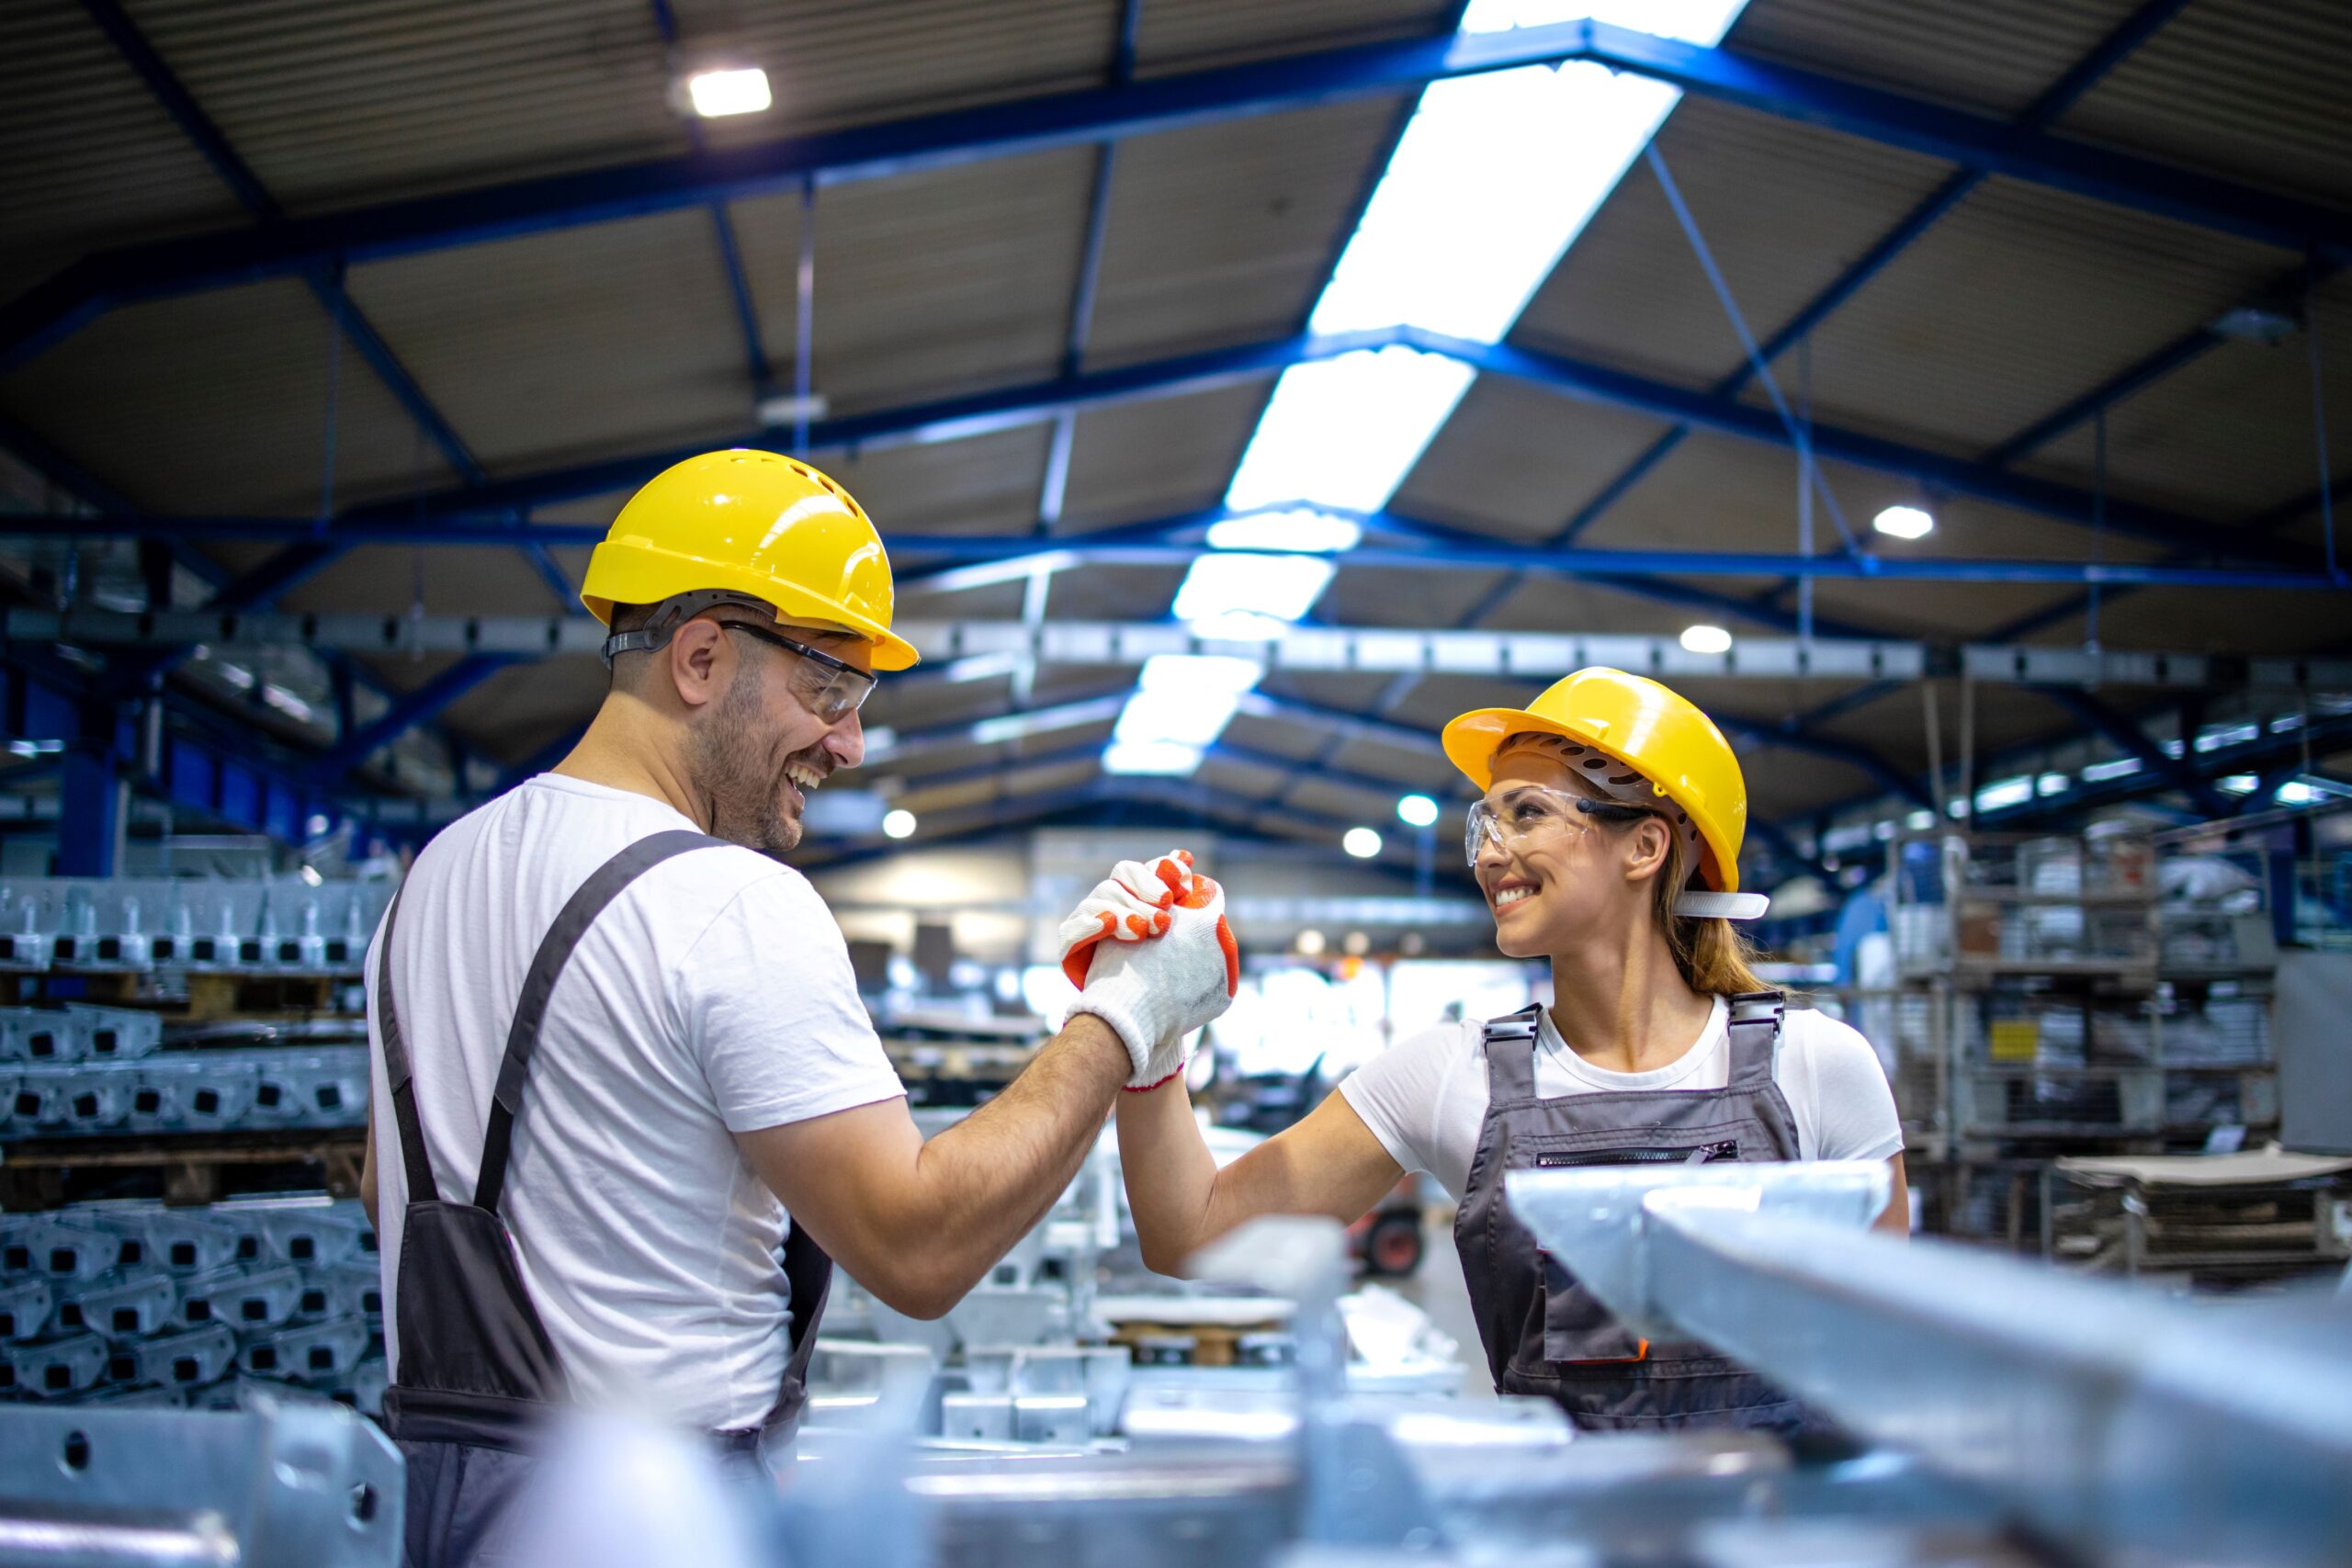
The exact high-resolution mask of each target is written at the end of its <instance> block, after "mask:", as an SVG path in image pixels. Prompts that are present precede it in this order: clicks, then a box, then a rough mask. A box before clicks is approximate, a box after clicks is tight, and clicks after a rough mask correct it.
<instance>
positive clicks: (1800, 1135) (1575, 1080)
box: [1340, 997, 1903, 1202]
mask: <svg viewBox="0 0 2352 1568" xmlns="http://www.w3.org/2000/svg"><path fill="white" fill-rule="evenodd" d="M1728 1014H1729V1010H1728V1009H1726V1008H1725V1006H1724V999H1723V998H1721V997H1717V998H1715V1005H1714V1009H1713V1011H1711V1012H1710V1013H1709V1014H1708V1015H1707V1022H1706V1026H1705V1027H1704V1028H1703V1029H1702V1030H1701V1031H1700V1032H1699V1038H1698V1039H1697V1040H1696V1041H1694V1042H1693V1043H1691V1049H1690V1050H1688V1051H1686V1052H1684V1053H1683V1054H1682V1055H1680V1056H1679V1057H1677V1058H1675V1060H1673V1061H1672V1062H1670V1063H1668V1064H1667V1065H1666V1066H1663V1067H1653V1068H1651V1069H1650V1070H1649V1071H1647V1072H1642V1073H1618V1072H1611V1071H1610V1070H1609V1069H1608V1068H1606V1067H1597V1066H1593V1065H1592V1064H1591V1063H1590V1062H1588V1061H1586V1060H1585V1059H1584V1058H1583V1057H1581V1056H1579V1055H1577V1054H1576V1053H1575V1052H1573V1051H1571V1050H1569V1049H1568V1047H1567V1044H1566V1042H1565V1041H1563V1040H1562V1039H1561V1038H1560V1032H1559V1030H1558V1029H1557V1028H1556V1027H1555V1025H1554V1024H1553V1022H1552V1015H1551V1014H1550V1013H1549V1012H1548V1011H1547V1012H1545V1013H1544V1015H1543V1021H1542V1023H1541V1026H1540V1028H1539V1030H1538V1032H1537V1037H1536V1046H1535V1091H1536V1092H1537V1093H1538V1094H1540V1095H1543V1096H1544V1097H1545V1098H1547V1099H1550V1098H1554V1097H1557V1096H1562V1095H1571V1094H1599V1093H1607V1092H1611V1091H1623V1090H1627V1089H1721V1088H1723V1087H1724V1085H1725V1084H1726V1083H1728V1082H1729V1081H1730V1078H1731V1046H1730V1034H1729V1031H1728V1027H1727V1025H1728V1021H1729V1018H1728ZM1483 1034H1484V1026H1483V1024H1481V1023H1480V1022H1479V1021H1476V1020H1467V1021H1463V1022H1460V1023H1442V1024H1439V1025H1438V1026H1436V1027H1435V1028H1433V1029H1425V1030H1423V1031H1421V1032H1419V1033H1418V1034H1414V1035H1410V1036H1408V1037H1407V1038H1406V1039H1404V1040H1400V1041H1398V1042H1397V1043H1396V1044H1394V1045H1392V1046H1390V1047H1389V1048H1388V1049H1387V1050H1385V1051H1384V1052H1382V1053H1381V1054H1380V1055H1377V1056H1374V1058H1373V1059H1372V1060H1371V1061H1369V1062H1366V1063H1365V1064H1364V1065H1363V1066H1361V1067H1359V1068H1357V1069H1356V1070H1355V1071H1354V1072H1353V1073H1351V1074H1350V1075H1349V1076H1348V1077H1346V1078H1345V1079H1343V1080H1342V1081H1341V1082H1340V1093H1341V1094H1342V1095H1344V1096H1345V1097H1346V1098H1347V1102H1348V1104H1349V1106H1350V1107H1351V1108H1352V1109H1353V1110H1354V1111H1355V1113H1356V1114H1357V1115H1358V1116H1360V1117H1362V1118H1363V1124H1364V1125H1365V1126H1367V1127H1369V1128H1371V1129H1372V1135H1373V1136H1374V1137H1375V1138H1378V1139H1379V1140H1380V1145H1381V1147H1383V1148H1385V1149H1386V1150H1387V1151H1388V1153H1389V1155H1390V1156H1391V1157H1393V1158H1394V1159H1395V1160H1396V1161H1397V1164H1398V1165H1401V1166H1403V1167H1404V1168H1406V1169H1407V1170H1421V1171H1427V1172H1428V1173H1429V1174H1430V1175H1431V1176H1433V1177H1435V1178H1436V1179H1437V1181H1438V1184H1439V1185H1440V1186H1442V1187H1443V1188H1444V1189H1445V1190H1446V1191H1447V1192H1448V1193H1450V1194H1451V1195H1452V1196H1453V1200H1454V1201H1456V1202H1460V1201H1462V1190H1463V1189H1464V1187H1466V1186H1468V1185H1469V1181H1470V1158H1471V1156H1472V1155H1474V1154H1475V1153H1476V1152H1477V1147H1478V1130H1479V1127H1480V1126H1481V1124H1483V1123H1484V1122H1485V1121H1486V1119H1487V1056H1486V1052H1485V1049H1484V1048H1483V1046H1482V1044H1481V1041H1482V1039H1483ZM1772 1079H1773V1081H1774V1082H1775V1083H1777V1084H1779V1085H1780V1087H1781V1093H1782V1094H1783V1095H1785V1096H1786V1097H1787V1098H1788V1101H1789V1109H1790V1110H1791V1111H1793V1112H1794V1113H1795V1116H1796V1123H1797V1157H1798V1158H1799V1159H1885V1158H1887V1157H1888V1156H1893V1155H1896V1154H1900V1153H1902V1152H1903V1123H1902V1122H1901V1120H1900V1118H1898V1117H1897V1116H1896V1114H1895V1111H1894V1091H1893V1090H1892V1089H1889V1088H1888V1087H1887V1082H1886V1072H1885V1069H1884V1068H1883V1067H1881V1066H1879V1060H1878V1055H1877V1053H1875V1052H1873V1051H1872V1050H1871V1046H1870V1042H1869V1041H1867V1040H1864V1039H1863V1038H1862V1037H1861V1036H1860V1034H1858V1033H1856V1032H1854V1031H1853V1030H1852V1029H1850V1028H1849V1027H1848V1026H1847V1025H1845V1024H1843V1023H1840V1022H1838V1021H1837V1020H1836V1019H1834V1018H1829V1017H1826V1016H1825V1015H1823V1014H1821V1013H1817V1012H1811V1011H1802V1010H1796V1009H1791V1010H1790V1011H1789V1013H1788V1015H1787V1018H1786V1020H1785V1021H1784V1022H1783V1023H1782V1024H1781V1046H1780V1051H1779V1054H1778V1055H1776V1056H1775V1057H1774V1058H1773V1063H1772Z"/></svg>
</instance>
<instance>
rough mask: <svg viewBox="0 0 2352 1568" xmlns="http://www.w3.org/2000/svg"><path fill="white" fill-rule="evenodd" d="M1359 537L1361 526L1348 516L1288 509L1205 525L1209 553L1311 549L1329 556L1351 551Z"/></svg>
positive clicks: (1304, 508)
mask: <svg viewBox="0 0 2352 1568" xmlns="http://www.w3.org/2000/svg"><path fill="white" fill-rule="evenodd" d="M1362 538H1363V524H1361V523H1359V522H1357V521H1356V520H1355V519H1354V518H1352V517H1337V516H1334V515H1332V514H1331V513H1329V512H1317V511H1315V510H1313V509H1311V508H1306V507H1291V508H1288V509H1286V510H1283V511H1279V512H1256V513H1250V515H1249V516H1247V517H1228V518H1227V519H1226V520H1225V521H1223V522H1222V523H1212V524H1211V525H1209V548H1211V549H1213V550H1313V551H1320V552H1323V553H1325V554H1329V553H1330V552H1332V551H1335V550H1351V549H1354V548H1355V547H1356V543H1357V541H1358V540H1360V539H1362Z"/></svg>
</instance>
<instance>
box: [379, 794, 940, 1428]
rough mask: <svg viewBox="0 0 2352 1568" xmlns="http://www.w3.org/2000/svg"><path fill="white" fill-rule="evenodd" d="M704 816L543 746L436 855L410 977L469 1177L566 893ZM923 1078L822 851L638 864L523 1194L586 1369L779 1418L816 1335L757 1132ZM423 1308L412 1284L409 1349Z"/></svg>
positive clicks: (384, 1204)
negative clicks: (855, 955)
mask: <svg viewBox="0 0 2352 1568" xmlns="http://www.w3.org/2000/svg"><path fill="white" fill-rule="evenodd" d="M694 826H695V824H694V823H693V822H691V821H689V820H688V819H687V818H684V816H682V815H680V814H679V813H678V812H677V811H675V810H673V809H672V808H671V807H668V806H666V805H664V804H663V803H662V802H661V801H658V800H654V799H651V798H650V797H649V796H645V795H632V794H628V793H627V792H625V791H621V790H615V789H607V788H605V787H604V786H603V785H600V784H588V783H585V782H583V781H582V780H578V779H572V778H566V777H563V776H561V775H560V774H554V773H543V774H541V775H539V776H538V777H537V778H535V779H533V780H531V781H530V782H529V783H527V784H524V785H522V786H521V787H520V788H518V789H515V790H512V791H509V792H508V793H507V794H505V795H502V796H500V797H499V798H498V799H497V800H494V801H492V803H491V804H489V805H488V806H485V807H482V808H481V810H479V811H475V812H473V813H471V814H469V815H468V816H466V817H464V818H460V819H459V820H458V821H457V822H454V823H452V824H450V826H449V827H448V828H447V829H444V830H443V831H442V832H441V834H440V835H439V836H438V837H437V838H435V840H433V841H432V842H431V843H430V844H428V845H427V846H426V847H425V849H424V852H423V853H422V854H420V855H419V856H418V857H417V860H416V863H415V865H414V866H413V868H412V869H411V871H410V872H409V875H408V880H407V882H406V884H405V886H403V888H402V890H401V903H400V930H399V935H398V937H397V939H396V940H395V942H394V943H393V954H392V989H393V995H394V997H395V998H396V1000H397V1001H398V1003H399V1006H400V1016H401V1038H402V1039H403V1040H404V1041H405V1042H406V1043H407V1045H408V1052H409V1057H410V1060H411V1063H412V1065H413V1071H414V1074H415V1081H416V1103H417V1110H418V1114H419V1115H420V1116H421V1117H422V1118H423V1120H424V1139H425V1145H426V1147H427V1149H428V1151H429V1152H430V1153H431V1155H432V1158H433V1168H434V1174H435V1178H436V1179H437V1180H438V1182H439V1185H440V1189H441V1196H442V1197H443V1198H444V1199H447V1200H450V1201H459V1202H463V1201H468V1200H469V1199H470V1198H471V1196H472V1194H473V1186H474V1179H475V1177H476V1175H477V1174H478V1172H479V1168H480V1165H481V1140H482V1132H483V1129H484V1127H485V1126H486V1125H487V1123H488V1121H489V1117H490V1107H491V1096H492V1089H493V1087H494V1086H495V1084H496V1082H497V1077H498V1068H499V1063H500V1060H501V1058H502V1057H503V1055H504V1053H505V1049H506V1031H507V1026H508V1025H509V1024H510V1023H511V1022H512V1021H513V1020H514V1014H515V998H517V997H518V996H519V995H520V994H521V991H522V988H523V976H524V974H525V972H526V970H528V969H529V967H530V963H531V958H532V955H533V954H534V953H536V952H537V948H538V945H539V942H540V939H541V938H542V937H543V936H545V935H546V933H547V931H548V927H550V926H551V925H553V924H554V923H555V918H556V914H557V911H558V910H560V908H562V907H563V905H564V902H565V901H566V900H567V899H569V898H570V897H571V895H572V894H573V893H574V892H576V891H578V889H579V887H580V886H581V884H582V883H584V882H585V881H587V879H588V877H589V876H590V875H591V874H593V873H594V871H595V870H596V868H597V867H598V866H600V865H602V864H604V863H605V861H607V860H609V859H610V858H611V857H612V856H614V855H615V854H617V853H618V852H620V851H622V850H623V849H626V848H627V847H628V845H630V844H632V843H634V842H636V841H637V840H639V839H643V838H646V837H648V836H650V835H651V834H654V833H659V832H663V831H666V830H669V829H679V828H685V829H692V828H693V827H694ZM377 940H378V942H380V941H381V940H382V932H381V930H380V928H379V931H378V936H377ZM376 976H377V953H376V949H375V946H374V945H373V944H371V945H370V947H369V950H368V1002H369V1007H368V1018H369V1023H370V1028H369V1032H370V1043H371V1044H373V1045H374V1047H375V1051H374V1069H375V1071H374V1077H375V1082H374V1092H373V1100H374V1104H373V1111H374V1117H375V1123H374V1124H375V1136H376V1174H377V1183H378V1201H377V1212H378V1213H379V1215H380V1216H381V1219H382V1224H381V1226H380V1227H379V1228H380V1232H381V1244H382V1258H383V1264H382V1266H383V1274H384V1297H385V1300H386V1301H387V1302H388V1303H390V1302H394V1301H396V1300H397V1297H398V1293H399V1291H400V1289H401V1280H399V1278H398V1272H399V1258H400V1255H401V1219H402V1211H403V1206H404V1205H405V1204H406V1203H407V1201H408V1196H409V1194H408V1190H407V1179H406V1172H405V1170H404V1168H403V1167H402V1165H401V1151H400V1141H399V1137H400V1134H399V1123H398V1122H397V1121H396V1119H395V1118H394V1116H393V1114H392V1104H391V1097H390V1091H389V1089H388V1088H387V1087H386V1083H385V1077H384V1057H383V1045H382V1042H381V1040H380V1038H378V1037H376V1035H375V1021H376V1018H377V1014H378V1010H377V1007H376V1005H375V1001H376V996H375V993H376ZM905 1092H906V1090H905V1089H904V1088H903V1087H902V1086H901V1085H900V1083H899V1077H898V1074H897V1073H896V1071H894V1070H893V1068H892V1067H891V1066H890V1061H889V1058H888V1056H887V1055H884V1053H883V1050H882V1045H881V1042H880V1041H879V1040H878V1039H876V1036H875V1032H874V1026H873V1024H872V1022H871V1021H869V1020H868V1018H867V1016H866V1012H865V1007H864V1005H863V1004H862V1003H861V1002H860V1001H859V1000H858V996H857V985H856V981H855V978H854V976H853V975H852V972H851V969H850V962H849V949H848V946H847V944H846V943H845V942H843V941H842V933H841V928H840V927H838V926H837V925H835V924H834V923H833V919H832V916H831V912H830V911H828V910H827V909H826V908H825V905H824V901H823V900H822V899H821V898H820V897H818V896H817V892H816V889H814V888H813V887H811V886H809V882H808V879H807V878H805V877H803V876H802V875H801V874H799V873H798V872H796V871H793V870H791V869H789V868H788V867H786V866H784V865H781V864H779V863H776V862H775V861H773V860H770V859H768V858H767V857H766V856H764V855H761V854H758V853H755V852H752V851H751V850H747V849H739V848H736V847H733V846H728V847H725V848H710V849H699V850H694V851H691V852H687V853H685V854H682V855H679V856H677V857H675V858H674V859H672V860H669V861H665V862H663V863H662V864H660V865H657V866H655V867H654V868H653V869H652V870H650V871H649V872H647V873H646V874H644V875H642V876H641V877H639V879H638V880H637V881H636V882H635V883H633V884H631V885H630V886H629V887H628V889H627V890H626V891H624V892H623V893H622V894H621V895H620V896H619V897H617V898H616V899H615V900H614V901H613V902H612V903H611V904H610V905H608V906H607V907H606V908H605V911H604V913H603V914H601V915H599V916H598V917H597V918H596V920H595V922H594V924H593V925H591V926H590V927H589V928H588V931H587V932H586V934H585V935H584V936H583V937H582V939H581V942H580V945H579V947H578V948H577V949H576V950H575V951H574V952H573V953H572V955H571V963H570V964H569V965H567V966H566V968H565V970H564V972H563V975H562V976H561V977H560V979H559V980H558V981H557V982H556V987H555V991H554V994H553V996H552V997H551V998H549V1002H548V1014H547V1020H546V1023H545V1025H544V1027H543V1029H542V1032H541V1033H540V1036H539V1043H538V1048H537V1052H536V1053H535V1054H534V1055H533V1056H532V1058H531V1068H530V1077H529V1080H528V1083H527V1086H526V1089H525V1090H524V1096H523V1109H522V1113H521V1114H520V1115H519V1116H517V1117H516V1118H515V1134H514V1144H513V1152H512V1154H511V1156H510V1160H509V1164H508V1167H507V1174H506V1186H505V1192H504V1196H503V1200H502V1201H501V1203H500V1205H499V1208H500V1213H503V1215H504V1216H505V1219H506V1223H507V1226H508V1228H509V1229H510V1230H511V1231H512V1232H513V1234H514V1236H515V1251H516V1252H517V1254H518V1255H519V1256H520V1258H521V1262H522V1274H523V1280H524V1283H525V1285H526V1287H527V1288H528V1290H529V1292H530V1294H531V1299H532V1301H533V1302H534V1303H536V1304H537V1308H538V1312H539V1317H540V1320H541V1321H542V1322H544V1323H545V1324H546V1325H547V1330H548V1337H549V1338H550V1339H551V1340H552V1341H553V1342H554V1344H555V1348H556V1352H557V1354H558V1355H559V1356H560V1357H561V1359H562V1362H563V1367H564V1371H565V1372H566V1374H567V1375H568V1377H569V1380H570V1382H571V1391H572V1393H573V1395H574V1396H575V1397H576V1398H578V1399H580V1400H582V1402H584V1403H588V1404H601V1405H607V1406H610V1405H620V1406H626V1407H628V1408H633V1409H638V1410H643V1411H649V1412H650V1413H653V1414H656V1415H659V1416H665V1417H667V1418H669V1419H671V1420H674V1421H677V1422H680V1423H682V1424H684V1425H687V1426H692V1427H703V1428H707V1429H711V1430H724V1429H730V1428H739V1427H749V1426H752V1425H755V1424H756V1423H758V1422H759V1421H760V1420H762V1419H763V1417H765V1416H766V1415H767V1414H768V1411H769V1408H770V1406H771V1405H773V1404H775V1395H776V1383H777V1380H778V1378H779V1377H780V1376H781V1375H782V1372H783V1368H784V1362H785V1358H786V1353H787V1349H788V1347H789V1343H790V1334H791V1328H790V1323H789V1319H788V1316H787V1308H788V1306H789V1303H788V1301H787V1300H786V1295H787V1292H786V1287H785V1284H784V1280H783V1277H782V1274H781V1272H780V1270H779V1269H777V1267H776V1263H775V1250H776V1248H777V1247H779V1246H780V1245H781V1244H782V1242H783V1240H784V1236H785V1232H786V1215H785V1212H784V1209H783V1207H782V1205H780V1204H779V1203H778V1202H777V1201H776V1200H775V1197H774V1195H773V1194H771V1193H770V1192H769V1191H768V1190H767V1188H766V1186H765V1185H764V1184H763V1182H762V1181H761V1180H760V1179H759V1178H758V1177H757V1176H756V1175H754V1174H753V1173H752V1169H751V1168H750V1167H749V1166H747V1165H746V1164H745V1163H744V1161H743V1157H742V1156H741V1153H740V1152H739V1151H738V1150H737V1148H736V1146H735V1144H734V1142H733V1139H732V1137H731V1136H730V1134H735V1133H741V1132H750V1131H752V1130H755V1129H758V1128H762V1127H774V1126H777V1125H780V1124H782V1123H784V1122H798V1121H803V1120H806V1119H808V1118H809V1117H813V1116H823V1115H827V1114H829V1113H831V1112H832V1111H845V1110H848V1109H850V1108H851V1107H853V1106H858V1105H868V1104H872V1103H874V1102H875V1101H877V1100H888V1099H891V1098H893V1097H896V1096H898V1095H901V1094H904V1093H905ZM409 1283H410V1284H413V1285H417V1286H419V1287H420V1288H430V1286H431V1284H432V1282H431V1281H420V1280H411V1281H409ZM395 1320H396V1313H395V1311H394V1310H393V1309H392V1308H390V1307H388V1308H387V1309H386V1311H385V1313H384V1337H385V1343H386V1348H387V1349H388V1351H389V1353H390V1356H391V1357H392V1366H393V1367H394V1369H395V1371H397V1369H398V1367H399V1365H400V1362H399V1356H400V1347H399V1345H398V1344H397V1343H396V1341H395Z"/></svg>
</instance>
